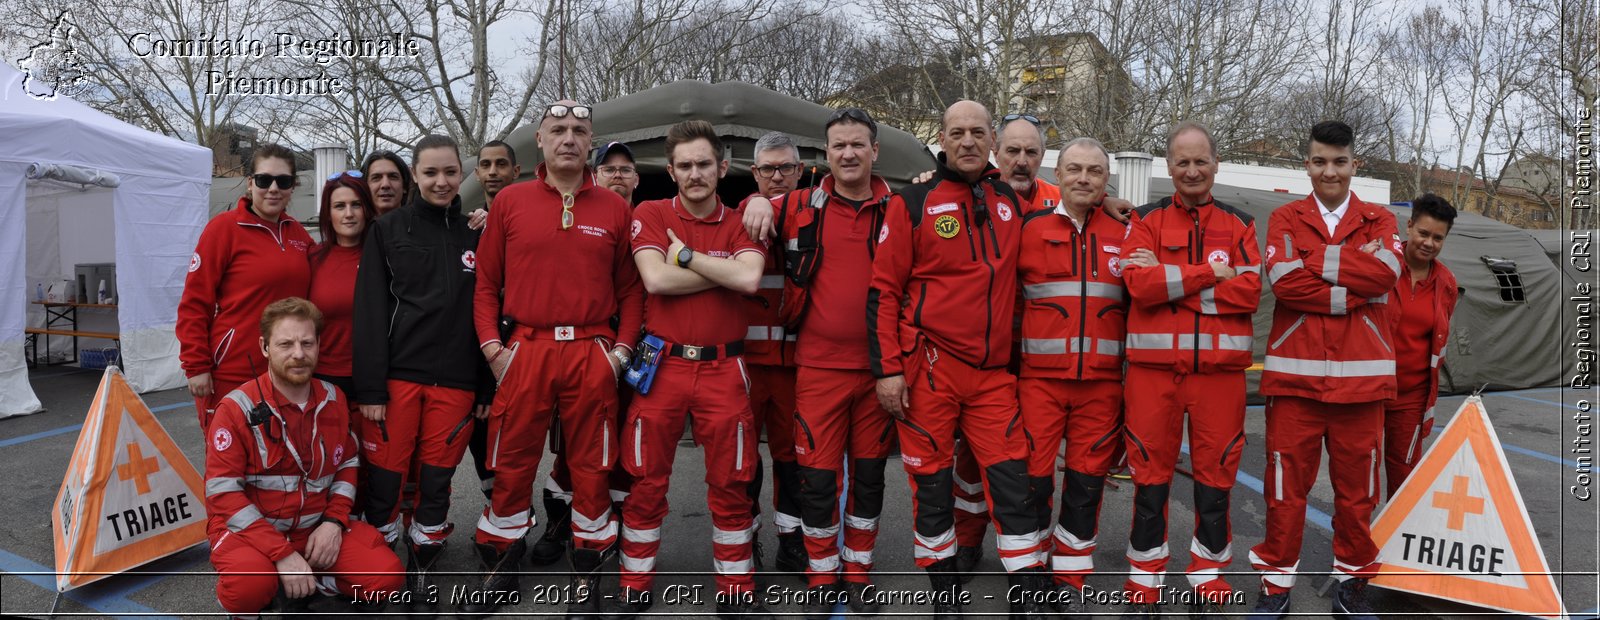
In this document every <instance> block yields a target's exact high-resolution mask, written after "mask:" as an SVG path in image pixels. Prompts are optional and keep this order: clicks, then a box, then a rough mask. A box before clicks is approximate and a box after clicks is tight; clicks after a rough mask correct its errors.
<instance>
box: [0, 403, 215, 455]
mask: <svg viewBox="0 0 1600 620" xmlns="http://www.w3.org/2000/svg"><path fill="white" fill-rule="evenodd" d="M193 406H194V403H172V404H170V405H162V406H160V407H151V408H150V413H161V412H163V411H172V410H173V409H182V408H184V407H193ZM81 428H83V425H82V424H73V425H72V426H63V427H61V428H53V429H50V430H48V431H39V432H37V433H33V434H31V435H23V436H21V437H12V438H10V439H6V440H0V448H6V447H10V446H15V445H18V444H24V443H28V442H30V441H34V440H36V439H45V438H47V437H55V436H56V435H65V434H67V433H76V432H78V429H81Z"/></svg>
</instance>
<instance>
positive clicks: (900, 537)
mask: <svg viewBox="0 0 1600 620" xmlns="http://www.w3.org/2000/svg"><path fill="white" fill-rule="evenodd" d="M32 379H33V386H34V389H35V391H36V392H37V393H38V394H39V397H40V399H41V400H42V401H43V402H44V405H45V407H46V408H47V409H48V410H47V411H46V412H43V413H40V414H36V415H31V416H24V417H18V418H11V419H6V420H0V449H3V451H0V466H3V467H4V470H5V471H6V472H7V475H6V476H5V477H4V478H0V498H4V500H3V501H4V503H5V506H6V507H7V508H8V509H9V512H10V513H11V517H12V518H10V519H8V520H7V523H8V524H7V525H6V526H5V527H4V528H3V529H0V569H3V570H4V574H3V575H0V613H4V614H8V615H13V614H15V615H27V616H39V615H44V614H45V613H47V612H48V610H49V609H50V608H51V604H52V600H53V598H54V597H55V592H54V588H53V583H54V581H53V579H52V577H51V576H50V575H49V574H48V572H49V569H48V568H47V566H53V565H54V559H53V551H52V544H51V533H50V518H49V510H50V506H51V505H52V503H53V500H54V497H55V494H56V491H57V489H58V488H59V486H60V484H61V478H62V473H63V472H64V470H65V469H66V466H67V462H68V459H69V458H70V455H71V451H72V448H73V445H74V442H75V441H76V437H77V428H76V426H77V425H79V424H81V423H82V421H83V415H84V412H85V411H86V410H87V407H88V402H89V400H90V398H91V397H92V395H93V392H94V389H95V384H96V382H97V381H98V379H99V374H98V373H95V372H89V371H78V370H77V369H74V368H70V367H56V368H51V369H45V370H39V371H36V372H35V373H34V375H33V377H32ZM1564 397H1565V400H1566V404H1563V403H1562V400H1563V398H1564ZM145 399H146V402H147V403H148V404H149V405H150V406H151V407H152V409H154V410H156V411H157V412H158V413H157V417H158V418H160V420H161V421H162V423H163V424H164V425H165V426H166V428H167V431H168V432H169V433H171V434H172V436H173V438H174V440H176V441H177V443H178V445H179V446H182V447H183V448H185V452H186V453H187V455H188V456H189V458H190V459H191V461H192V462H195V463H200V462H201V454H200V450H201V447H202V441H201V436H200V433H199V430H198V428H197V425H196V421H195V414H194V409H193V406H192V404H191V402H192V401H190V400H189V397H188V396H187V394H186V393H185V392H183V391H181V390H170V391H164V392H158V393H153V394H147V395H145ZM1577 399H1578V395H1576V394H1572V393H1564V392H1563V391H1561V390H1559V389H1555V388H1550V389H1539V390H1524V391H1521V392H1515V393H1495V394H1490V395H1488V396H1486V398H1485V401H1486V403H1487V405H1488V408H1489V411H1490V414H1491V417H1492V419H1493V421H1494V424H1495V428H1496V430H1497V432H1498V433H1499V436H1500V439H1501V441H1502V442H1503V443H1504V446H1505V451H1506V456H1507V458H1508V459H1509V460H1510V463H1511V467H1512V469H1513V471H1514V472H1515V476H1516V480H1517V483H1518V484H1519V485H1520V487H1521V490H1522V496H1523V499H1524V501H1525V503H1526V505H1527V508H1528V512H1529V514H1530V515H1531V516H1532V519H1533V522H1534V527H1535V530H1536V531H1537V533H1538V536H1539V537H1540V542H1541V544H1542V546H1543V549H1544V553H1545V556H1546V558H1548V560H1549V562H1550V564H1551V570H1552V571H1555V572H1557V573H1561V574H1560V575H1559V576H1558V587H1559V588H1560V590H1561V593H1562V596H1563V599H1564V601H1565V604H1566V606H1567V609H1568V610H1569V611H1570V612H1572V613H1574V614H1578V615H1579V616H1580V617H1594V616H1595V613H1596V612H1595V608H1596V600H1597V596H1596V580H1595V571H1596V567H1597V564H1596V549H1597V546H1600V545H1597V543H1600V538H1597V529H1596V524H1597V515H1600V499H1594V500H1591V501H1588V502H1581V501H1577V500H1576V499H1574V498H1572V497H1571V496H1570V495H1569V494H1568V488H1569V486H1571V485H1573V484H1575V481H1576V480H1577V471H1576V469H1575V468H1576V465H1577V463H1575V462H1574V461H1573V460H1572V459H1574V458H1575V457H1574V455H1573V454H1572V453H1571V452H1569V450H1570V448H1571V447H1572V446H1571V443H1570V442H1571V441H1572V439H1573V438H1574V436H1575V435H1576V434H1577V433H1579V432H1583V431H1581V430H1579V428H1578V426H1577V423H1576V422H1574V421H1573V420H1572V419H1571V416H1572V415H1573V414H1575V413H1578V411H1577V408H1576V406H1575V403H1577ZM1590 399H1591V401H1592V400H1593V397H1592V394H1591V395H1590ZM1461 400H1462V398H1461V397H1451V398H1445V399H1441V401H1440V403H1439V408H1438V409H1439V411H1440V414H1439V415H1440V421H1439V426H1440V427H1441V428H1442V427H1443V425H1444V424H1445V423H1446V422H1448V419H1449V417H1450V416H1451V415H1453V413H1454V410H1455V407H1456V406H1457V405H1459V404H1460V402H1461ZM1262 415H1263V414H1262V410H1261V408H1260V407H1252V408H1251V409H1250V412H1249V416H1248V418H1247V424H1246V426H1247V432H1248V435H1249V437H1248V441H1249V445H1248V447H1247V448H1246V449H1245V458H1244V463H1243V464H1242V466H1241V469H1240V476H1239V480H1240V484H1239V485H1238V486H1237V487H1236V491H1235V493H1234V495H1233V497H1234V508H1233V513H1232V514H1233V528H1234V536H1235V545H1234V562H1233V564H1232V566H1230V567H1229V568H1230V569H1231V570H1232V571H1234V572H1235V574H1234V575H1233V576H1232V577H1230V581H1231V582H1232V583H1233V584H1234V585H1235V587H1239V588H1240V589H1241V590H1245V591H1247V592H1248V596H1246V597H1245V598H1246V601H1245V602H1244V603H1243V604H1241V605H1236V606H1234V607H1233V608H1232V610H1233V611H1245V610H1248V608H1249V607H1248V605H1249V604H1253V603H1254V600H1255V589H1256V580H1255V577H1254V575H1253V574H1251V573H1250V570H1249V564H1248V562H1247V559H1246V558H1247V552H1248V549H1249V546H1250V545H1253V544H1255V543H1256V542H1258V541H1260V540H1261V537H1262V535H1263V523H1264V515H1265V503H1264V501H1263V498H1262V495H1261V482H1260V479H1261V477H1262V474H1263V471H1264V466H1265V458H1264V455H1263V451H1262V448H1261V446H1262V445H1264V443H1263V440H1262V432H1263V430H1264V425H1265V423H1264V420H1263V417H1262ZM1435 436H1436V437H1437V434H1435ZM468 458H470V457H468ZM703 462H704V461H703V459H702V457H701V454H700V452H699V450H698V449H697V448H694V447H693V446H691V445H687V444H684V445H681V447H680V452H679V458H678V460H677V463H678V468H677V469H678V471H677V472H676V473H675V475H674V476H673V488H672V492H671V494H670V501H671V503H672V505H673V506H674V510H673V514H672V516H671V517H669V518H668V523H667V526H666V527H667V528H668V531H669V532H670V535H668V536H666V537H664V540H663V543H662V551H661V559H660V561H659V564H658V567H659V568H661V569H662V570H663V571H671V574H663V575H662V577H661V578H660V579H659V581H658V589H660V587H659V586H665V585H667V584H681V585H683V586H686V588H685V589H684V590H683V592H685V593H686V594H687V593H688V592H690V591H691V590H690V588H692V587H694V586H703V587H704V590H703V591H702V593H701V594H700V598H701V599H702V600H703V601H704V604H702V605H696V604H694V603H693V602H692V601H686V602H682V603H680V604H677V605H666V604H661V603H658V605H657V606H656V608H655V609H654V610H653V611H656V612H664V613H670V614H671V615H683V616H705V615H709V614H710V612H711V611H712V604H713V603H712V600H711V597H712V595H711V592H712V589H711V588H710V586H709V584H710V583H711V579H710V577H709V575H708V574H707V573H708V571H709V568H710V564H711V558H710V556H711V552H710V545H709V544H708V539H709V537H710V529H711V526H710V519H709V517H708V515H707V512H706V508H705V500H704V492H703V490H702V488H703V483H702V482H701V481H700V479H701V476H702V474H703V469H702V468H703V465H702V464H703ZM889 471H890V476H891V480H890V484H889V485H888V489H889V491H888V493H887V497H886V499H885V514H884V517H883V521H882V524H883V525H882V534H881V536H880V538H879V545H878V551H877V560H878V564H877V566H878V568H879V574H878V577H877V582H878V584H879V585H880V586H882V587H883V588H885V589H886V590H889V591H911V590H920V589H923V588H925V587H926V584H927V580H926V578H925V577H924V576H923V575H922V573H920V571H916V570H915V569H914V566H913V564H912V561H911V518H910V501H909V497H908V495H909V493H908V489H907V485H906V484H905V483H904V482H903V478H902V476H903V473H902V470H900V469H899V468H896V467H893V464H891V467H890V470H889ZM541 480H542V479H541ZM1113 482H1114V484H1112V485H1108V487H1107V493H1106V499H1105V504H1104V507H1103V509H1102V511H1101V514H1102V517H1103V518H1102V521H1103V523H1102V529H1101V535H1100V541H1101V544H1100V549H1099V551H1098V553H1097V554H1096V556H1095V563H1096V565H1097V566H1099V567H1101V568H1102V570H1104V571H1105V572H1104V573H1103V574H1100V575H1096V576H1094V577H1092V578H1091V579H1090V580H1089V583H1090V585H1091V586H1093V587H1096V588H1102V589H1115V588H1118V587H1120V584H1121V581H1122V576H1121V575H1119V574H1117V573H1116V572H1115V571H1119V570H1124V569H1125V567H1126V566H1127V564H1126V560H1125V559H1124V558H1123V557H1122V554H1123V552H1124V546H1123V543H1122V541H1124V540H1126V536H1127V533H1128V527H1129V523H1130V515H1131V498H1132V486H1131V484H1128V483H1127V482H1125V481H1122V482H1119V481H1113ZM477 486H478V485H477V480H476V478H475V477H474V476H473V475H472V471H471V468H470V467H462V468H461V469H460V470H459V472H458V474H457V478H456V484H455V489H456V491H455V495H454V500H455V503H454V506H453V507H452V509H451V519H452V520H453V521H454V522H455V523H457V524H458V525H459V529H458V531H457V532H456V534H455V536H454V539H453V540H452V541H451V547H450V548H449V549H448V550H447V551H446V555H445V557H444V559H443V560H442V568H443V569H444V570H445V571H459V572H460V574H452V575H447V576H444V577H442V578H441V581H442V582H443V583H444V585H445V586H446V587H448V586H451V585H456V584H465V583H468V581H469V579H471V577H470V576H469V575H467V574H465V573H466V572H467V571H471V570H473V569H474V568H475V566H476V562H477V561H476V559H475V557H474V555H473V552H472V549H471V545H470V536H471V534H470V531H471V528H472V527H473V524H474V523H475V521H476V519H477V514H478V511H479V510H480V509H481V506H482V499H481V497H482V496H481V495H479V493H478V491H477ZM769 490H770V487H769ZM1596 491H1597V493H1600V489H1596ZM1190 497H1191V490H1190V486H1189V480H1188V479H1187V478H1184V477H1182V476H1180V477H1179V478H1178V480H1177V481H1175V483H1174V488H1173V492H1172V498H1173V502H1172V506H1171V511H1170V514H1169V519H1170V521H1171V523H1172V524H1173V533H1172V537H1171V540H1170V542H1169V544H1170V546H1171V548H1172V549H1173V550H1174V551H1175V553H1174V554H1173V555H1174V561H1173V565H1174V566H1173V568H1174V572H1172V573H1170V574H1169V575H1168V577H1167V585H1168V586H1170V587H1172V588H1182V587H1184V583H1185V581H1184V579H1183V576H1182V574H1181V569H1182V567H1183V565H1185V564H1186V563H1187V557H1186V556H1187V554H1184V553H1182V552H1181V550H1186V549H1188V547H1189V539H1190V531H1191V529H1192V523H1193V522H1194V515H1193V512H1192V510H1191V505H1192V503H1191V501H1190V500H1189V499H1188V498H1190ZM1311 509H1312V515H1311V518H1310V519H1309V520H1308V524H1307V526H1306V528H1307V529H1306V535H1305V543H1304V555H1303V557H1302V559H1301V564H1300V565H1301V567H1302V568H1304V569H1305V570H1306V571H1326V570H1328V568H1327V567H1328V566H1329V563H1330V561H1331V550H1330V545H1331V542H1330V536H1331V532H1330V531H1329V526H1330V524H1329V519H1328V516H1327V515H1330V514H1332V512H1333V502H1332V490H1331V488H1330V487H1329V486H1328V485H1327V483H1326V481H1325V477H1324V481H1323V482H1322V483H1319V484H1318V485H1317V487H1316V488H1315V489H1314V491H1313V496H1312V499H1311ZM541 517H542V515H541ZM769 518H770V517H769ZM772 531H773V530H772V528H771V526H770V522H769V523H768V526H767V527H766V528H765V529H764V530H763V532H762V534H761V539H762V541H763V542H764V544H765V545H766V548H767V550H768V562H769V563H770V561H771V557H770V556H771V554H772V552H773V550H775V549H776V540H775V538H774V535H773V533H772ZM989 541H990V543H991V544H992V541H993V537H992V535H991V536H990V538H989ZM550 568H551V569H559V567H550ZM982 568H983V569H985V570H989V571H999V570H1000V566H999V562H998V560H996V559H995V557H994V553H993V550H992V549H990V551H989V553H988V554H987V555H986V558H985V560H984V562H983V564H982ZM211 570H212V569H211V565H210V563H209V562H208V561H207V557H206V551H205V549H204V547H197V548H193V549H190V550H188V551H185V552H183V553H181V554H178V555H176V556H174V557H172V558H169V559H167V560H163V561H161V562H157V563H154V564H152V565H150V566H148V567H145V568H144V569H141V570H140V571H138V572H137V573H130V574H126V575H121V576H118V577H114V578H111V579H107V580H105V581H103V582H101V583H98V584H94V585H91V586H88V587H85V588H81V589H78V590H75V591H73V592H70V593H68V594H66V595H65V596H64V597H63V599H62V600H61V601H60V608H59V609H60V612H62V613H71V614H88V615H156V616H198V615H204V614H217V613H220V610H219V608H218V607H217V604H216V601H215V599H214V598H213V594H212V593H213V588H214V585H215V577H214V576H213V575H212V574H211ZM1325 580H1326V578H1325V576H1324V575H1303V576H1302V578H1301V582H1300V583H1301V587H1298V588H1296V589H1295V591H1294V598H1293V608H1294V609H1295V610H1296V611H1298V612H1305V613H1306V614H1308V616H1307V617H1317V615H1318V614H1326V612H1327V609H1328V606H1329V600H1328V599H1327V598H1324V597H1323V596H1321V595H1320V594H1319V592H1318V590H1319V586H1321V585H1322V584H1323V583H1324V582H1325ZM759 582H760V584H761V586H762V587H763V588H766V589H765V590H763V592H771V593H774V594H781V593H782V592H784V591H788V590H799V589H800V588H802V587H803V584H802V583H801V582H800V581H799V580H798V579H795V578H793V577H789V576H784V575H762V576H760V577H759ZM564 583H565V577H564V576H560V575H555V574H539V575H531V576H529V577H527V578H525V579H524V580H523V586H524V594H525V596H526V597H527V598H525V599H524V600H525V602H524V603H523V604H522V605H520V606H518V607H515V608H512V609H511V610H510V611H512V612H515V614H517V615H524V616H540V615H559V612H560V609H559V608H557V607H550V606H541V605H538V604H535V603H534V602H533V600H532V598H533V596H535V595H536V593H537V591H538V588H537V587H536V584H538V585H544V586H556V585H560V584H564ZM611 583H612V584H614V581H613V582H611ZM968 590H969V591H970V592H972V594H973V595H974V597H975V602H974V603H973V604H972V605H971V606H969V610H970V611H973V612H982V613H995V614H999V613H1003V612H1004V611H1005V609H1006V605H1005V601H1004V595H1005V590H1006V581H1005V577H1004V576H1003V575H1002V574H989V575H983V576H980V577H978V578H977V579H976V580H974V581H973V582H972V583H971V584H970V585H969V586H968ZM686 598H687V596H686ZM1374 603H1375V605H1376V606H1377V607H1378V609H1379V610H1380V611H1383V612H1385V615H1386V616H1391V617H1405V616H1413V615H1414V616H1418V617H1440V616H1443V617H1463V616H1468V615H1471V614H1475V613H1480V610H1477V609H1475V608H1469V607H1465V606H1461V605H1457V604H1453V603H1448V602H1443V601H1438V600H1434V599H1428V598H1423V597H1417V596H1412V595H1407V594H1400V593H1394V592H1378V593H1377V594H1376V595H1375V596H1374ZM771 607H772V609H773V610H774V611H780V612H790V613H796V612H798V611H799V607H798V606H797V605H792V604H777V605H772V606H771ZM315 609H316V610H319V611H326V612H337V611H343V610H344V607H343V606H342V604H341V603H340V602H338V601H334V600H325V601H319V602H318V604H317V605H316V607H315ZM1180 609H1181V607H1176V608H1174V611H1178V610H1180ZM390 611H391V613H400V612H401V611H403V610H398V609H391V610H390ZM887 611H891V612H893V615H897V616H901V617H919V616H924V615H926V614H927V612H928V608H926V607H918V606H898V607H892V608H889V609H888V610H887ZM1096 611H1097V612H1098V613H1101V614H1111V613H1116V612H1118V611H1119V610H1118V609H1115V608H1112V607H1108V606H1102V607H1099V608H1097V609H1096ZM886 615H888V614H886Z"/></svg>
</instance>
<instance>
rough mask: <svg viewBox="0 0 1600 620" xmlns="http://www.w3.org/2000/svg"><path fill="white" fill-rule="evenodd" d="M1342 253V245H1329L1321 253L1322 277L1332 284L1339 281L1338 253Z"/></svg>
mask: <svg viewBox="0 0 1600 620" xmlns="http://www.w3.org/2000/svg"><path fill="white" fill-rule="evenodd" d="M1342 253H1344V247H1343V246H1338V245H1330V246H1328V249H1327V250H1325V251H1324V252H1323V253H1322V279H1323V280H1325V281H1327V282H1329V283H1333V284H1338V283H1339V255H1340V254H1342Z"/></svg>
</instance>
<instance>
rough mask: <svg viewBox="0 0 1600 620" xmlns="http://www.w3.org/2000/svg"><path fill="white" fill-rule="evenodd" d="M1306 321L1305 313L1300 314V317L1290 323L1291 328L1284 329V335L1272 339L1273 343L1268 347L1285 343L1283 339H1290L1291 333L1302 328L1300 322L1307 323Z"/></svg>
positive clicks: (1273, 347)
mask: <svg viewBox="0 0 1600 620" xmlns="http://www.w3.org/2000/svg"><path fill="white" fill-rule="evenodd" d="M1305 322H1306V315H1304V314H1302V315H1300V318H1298V319H1295V320H1294V322H1293V323H1290V324H1289V329H1286V330H1283V335H1282V336H1278V339H1277V340H1274V341H1272V344H1271V345H1270V346H1268V347H1267V348H1268V349H1276V348H1278V345H1281V344H1283V341H1285V340H1288V339H1289V334H1292V333H1294V330H1297V329H1300V324H1301V323H1305Z"/></svg>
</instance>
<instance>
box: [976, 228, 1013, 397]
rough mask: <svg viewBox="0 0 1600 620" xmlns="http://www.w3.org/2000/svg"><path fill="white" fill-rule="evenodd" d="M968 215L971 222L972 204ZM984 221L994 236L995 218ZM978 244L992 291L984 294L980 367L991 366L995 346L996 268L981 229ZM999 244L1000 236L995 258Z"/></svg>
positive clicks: (990, 234)
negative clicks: (991, 343) (987, 269)
mask: <svg viewBox="0 0 1600 620" xmlns="http://www.w3.org/2000/svg"><path fill="white" fill-rule="evenodd" d="M966 215H967V221H969V222H970V221H972V207H971V205H968V207H967V213H966ZM984 221H985V222H986V223H987V225H988V227H989V236H991V237H993V236H994V218H985V220H984ZM970 230H971V227H968V231H970ZM968 241H969V242H970V241H971V237H970V236H969V237H968ZM978 244H979V247H981V248H982V251H983V265H984V266H985V267H988V268H989V286H987V287H985V288H984V290H986V291H990V294H988V295H984V296H983V309H984V312H983V316H984V319H985V320H984V323H983V361H981V362H979V363H978V367H979V368H987V367H988V366H989V353H990V351H991V349H993V348H994V347H991V346H989V341H991V340H993V339H994V294H993V291H994V277H995V270H994V263H991V262H989V248H988V247H987V245H988V244H987V242H985V241H984V240H983V233H982V231H979V233H978ZM999 246H1000V241H999V238H996V239H995V249H994V251H995V258H999V257H1000V247H999ZM976 259H977V257H974V260H976ZM1006 320H1008V321H1009V320H1011V317H1006ZM1007 346H1010V345H1007Z"/></svg>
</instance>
